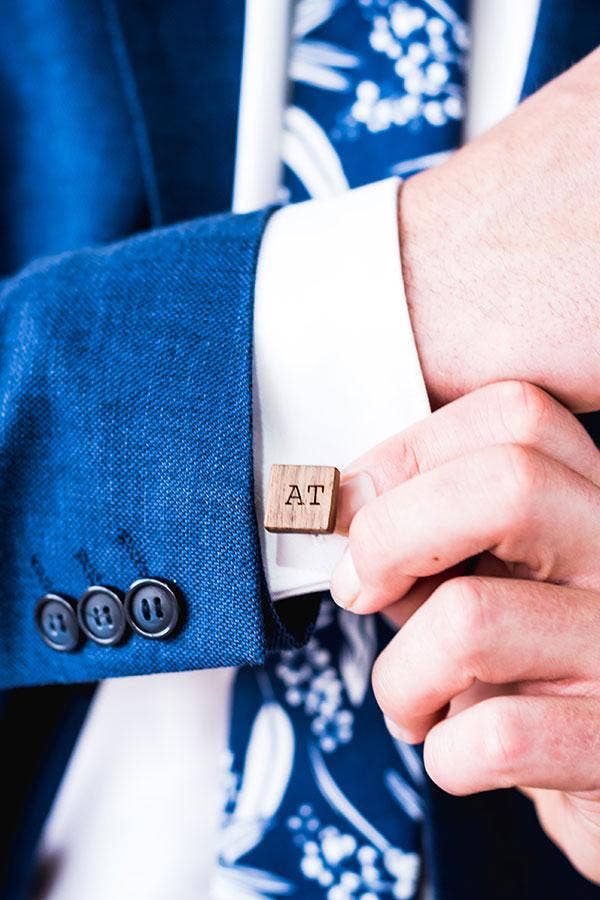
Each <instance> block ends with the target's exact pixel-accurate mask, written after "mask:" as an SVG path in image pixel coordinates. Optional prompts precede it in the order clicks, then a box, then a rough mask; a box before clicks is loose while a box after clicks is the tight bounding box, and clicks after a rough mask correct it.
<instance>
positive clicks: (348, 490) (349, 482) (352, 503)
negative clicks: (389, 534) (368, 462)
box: [335, 472, 377, 534]
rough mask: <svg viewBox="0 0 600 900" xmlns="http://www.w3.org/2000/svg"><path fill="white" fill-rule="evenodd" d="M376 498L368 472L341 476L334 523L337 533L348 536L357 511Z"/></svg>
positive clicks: (373, 485)
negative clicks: (345, 476)
mask: <svg viewBox="0 0 600 900" xmlns="http://www.w3.org/2000/svg"><path fill="white" fill-rule="evenodd" d="M376 496H377V491H376V490H375V484H374V482H373V479H372V478H371V476H370V475H369V473H368V472H358V473H357V474H356V475H350V476H349V477H348V478H344V476H343V475H342V482H341V484H340V496H339V500H338V511H337V518H336V523H335V530H336V531H337V533H338V534H348V530H349V528H350V523H351V522H352V519H353V518H354V516H355V515H356V513H357V512H358V510H359V509H360V508H361V506H364V505H365V503H368V502H369V501H370V500H374V499H375V497H376Z"/></svg>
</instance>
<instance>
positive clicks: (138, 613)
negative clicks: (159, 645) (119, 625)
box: [125, 578, 179, 638]
mask: <svg viewBox="0 0 600 900" xmlns="http://www.w3.org/2000/svg"><path fill="white" fill-rule="evenodd" d="M125 612H126V614H127V618H128V620H129V624H130V625H131V627H132V628H133V629H134V630H135V631H137V633H138V634H141V635H142V637H146V638H166V637H168V636H169V635H170V634H172V633H173V631H174V630H175V628H176V626H177V622H178V620H179V601H178V600H177V597H176V595H175V592H174V590H173V588H172V587H171V586H170V585H168V584H167V583H166V582H165V581H162V580H161V579H159V578H140V579H139V580H138V581H134V582H133V584H132V585H131V587H130V588H129V590H128V591H127V596H126V597H125Z"/></svg>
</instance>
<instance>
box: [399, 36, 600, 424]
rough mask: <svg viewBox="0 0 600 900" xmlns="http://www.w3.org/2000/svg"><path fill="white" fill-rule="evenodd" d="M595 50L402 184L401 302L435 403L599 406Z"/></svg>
mask: <svg viewBox="0 0 600 900" xmlns="http://www.w3.org/2000/svg"><path fill="white" fill-rule="evenodd" d="M599 123H600V50H596V51H594V52H593V53H592V54H591V55H590V56H588V57H587V58H586V59H585V60H583V61H582V62H581V63H579V64H578V65H576V66H574V67H573V68H572V69H570V70H569V71H568V72H567V73H565V74H564V75H562V76H561V77H560V78H557V79H555V80H554V81H552V82H551V83H550V84H549V85H547V86H546V87H544V88H543V89H542V90H541V91H539V92H538V93H536V94H534V95H533V96H532V97H531V98H530V99H529V100H527V101H526V102H525V103H523V104H522V105H521V106H520V107H519V108H518V109H517V110H516V111H515V112H514V113H513V114H512V115H510V116H508V117H507V118H506V119H505V120H504V121H503V122H501V123H500V124H499V125H498V126H497V127H495V128H493V129H491V130H490V131H489V132H487V133H486V134H484V135H483V136H482V137H480V138H478V139H477V140H475V141H473V142H471V143H470V144H468V145H466V146H465V147H464V148H463V149H461V150H460V151H459V152H457V153H456V154H454V155H453V156H452V157H451V158H450V160H449V161H448V162H446V163H445V164H444V165H442V166H439V167H438V168H435V169H432V170H430V171H427V172H424V173H422V174H421V175H417V176H416V177H415V178H411V179H410V180H409V181H407V182H406V184H405V185H404V187H403V188H402V190H401V192H400V201H399V229H400V245H401V253H402V264H403V269H404V278H405V285H406V292H407V299H408V304H409V309H410V313H411V319H412V324H413V329H414V332H415V337H416V342H417V348H418V351H419V356H420V360H421V365H422V369H423V372H424V375H425V381H426V384H427V388H428V391H429V395H430V399H431V401H432V404H433V406H434V407H438V406H441V405H443V404H444V403H447V402H448V401H450V400H453V399H456V398H457V397H460V396H462V395H463V394H465V393H468V392H469V391H471V390H473V389H475V388H477V387H480V386H481V385H483V384H486V383H490V382H494V381H498V380H500V379H506V378H514V379H518V380H521V381H528V382H531V383H533V384H537V385H539V386H540V387H542V388H544V389H545V390H547V391H549V392H550V393H551V394H552V395H553V396H555V397H556V398H557V399H559V400H561V402H562V403H564V404H565V405H566V406H567V407H569V408H570V409H572V410H574V411H577V412H582V411H586V410H587V411H589V410H595V409H599V408H600V340H599V339H598V335H599V334H600V302H599V300H598V284H600V254H599V253H598V238H599V235H600V223H599V218H598V190H597V185H598V183H599V181H600V128H599V127H598V125H599Z"/></svg>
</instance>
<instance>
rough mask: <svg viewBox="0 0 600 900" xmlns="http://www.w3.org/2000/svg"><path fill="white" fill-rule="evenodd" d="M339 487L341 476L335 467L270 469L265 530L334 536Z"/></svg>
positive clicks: (275, 467) (281, 467) (280, 467)
mask: <svg viewBox="0 0 600 900" xmlns="http://www.w3.org/2000/svg"><path fill="white" fill-rule="evenodd" d="M339 486H340V473H339V470H338V469H336V468H335V467H334V466H280V465H275V466H271V478H270V481H269V493H268V497H267V509H266V512H265V528H266V530H267V531H273V532H296V533H299V534H331V533H332V532H333V530H334V528H335V516H336V512H337V500H338V492H339Z"/></svg>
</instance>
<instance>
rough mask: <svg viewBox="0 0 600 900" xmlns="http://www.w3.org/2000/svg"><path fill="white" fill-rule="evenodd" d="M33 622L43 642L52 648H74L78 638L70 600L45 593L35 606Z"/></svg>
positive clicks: (77, 629) (75, 617) (78, 634)
mask: <svg viewBox="0 0 600 900" xmlns="http://www.w3.org/2000/svg"><path fill="white" fill-rule="evenodd" d="M35 624H36V625H37V629H38V631H39V633H40V635H41V638H42V640H43V641H44V643H46V644H48V646H49V647H52V649H53V650H74V649H75V648H76V647H77V645H78V643H79V638H80V632H79V625H78V624H77V616H76V615H75V610H74V608H73V605H72V604H71V601H70V600H68V599H67V598H66V597H62V596H61V595H60V594H45V595H44V596H43V597H42V598H41V600H39V601H38V603H37V606H36V608H35Z"/></svg>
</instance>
